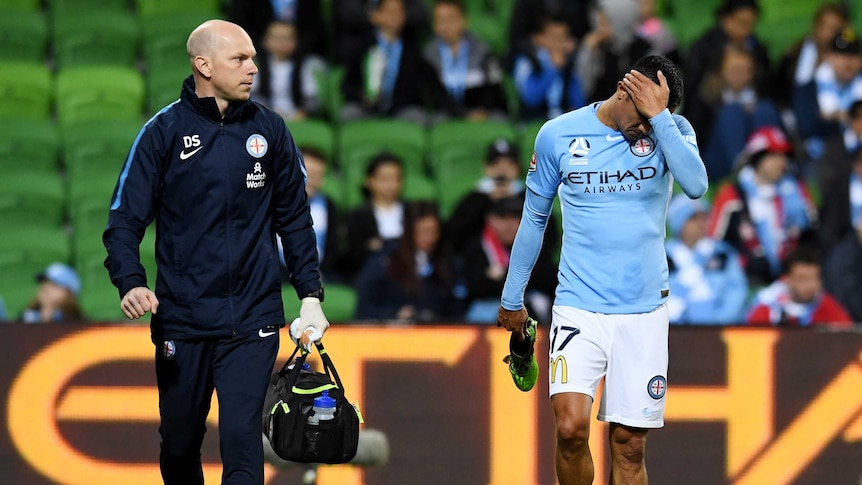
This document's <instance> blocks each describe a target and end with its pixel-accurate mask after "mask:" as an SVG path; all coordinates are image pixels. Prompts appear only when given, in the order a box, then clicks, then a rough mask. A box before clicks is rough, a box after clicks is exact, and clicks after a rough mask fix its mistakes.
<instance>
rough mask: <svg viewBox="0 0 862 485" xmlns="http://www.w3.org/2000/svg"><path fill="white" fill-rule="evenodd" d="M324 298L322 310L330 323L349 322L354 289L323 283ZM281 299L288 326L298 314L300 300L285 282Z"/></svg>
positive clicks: (291, 287)
mask: <svg viewBox="0 0 862 485" xmlns="http://www.w3.org/2000/svg"><path fill="white" fill-rule="evenodd" d="M323 287H324V288H325V291H326V298H325V299H324V300H323V312H324V313H325V314H326V319H327V320H329V322H330V323H349V322H350V321H351V320H353V316H354V314H355V312H356V300H357V296H356V290H355V289H354V288H353V287H352V286H350V285H345V284H341V283H326V282H324V283H323ZM281 299H282V301H283V302H284V319H285V321H286V322H287V325H288V326H290V324H291V322H293V319H294V318H296V317H298V316H299V308H300V307H301V306H302V302H301V301H300V300H299V298H297V297H296V290H294V289H293V286H291V285H289V284H285V285H283V286H282V287H281Z"/></svg>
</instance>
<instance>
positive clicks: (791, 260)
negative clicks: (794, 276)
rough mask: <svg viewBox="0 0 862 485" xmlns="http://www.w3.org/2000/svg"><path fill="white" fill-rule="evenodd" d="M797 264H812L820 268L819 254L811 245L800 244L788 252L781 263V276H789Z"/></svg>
mask: <svg viewBox="0 0 862 485" xmlns="http://www.w3.org/2000/svg"><path fill="white" fill-rule="evenodd" d="M797 264H814V265H817V266H820V253H819V252H818V251H817V249H816V248H814V247H812V246H811V245H806V244H800V245H799V246H797V247H796V248H795V249H793V250H792V251H790V252H789V253H788V254H787V256H785V257H784V260H782V261H781V274H783V275H787V274H790V271H791V270H792V269H793V266H795V265H797Z"/></svg>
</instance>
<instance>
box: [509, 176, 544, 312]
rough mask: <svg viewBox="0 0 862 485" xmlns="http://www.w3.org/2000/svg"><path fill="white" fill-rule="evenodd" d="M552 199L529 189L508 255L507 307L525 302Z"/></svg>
mask: <svg viewBox="0 0 862 485" xmlns="http://www.w3.org/2000/svg"><path fill="white" fill-rule="evenodd" d="M552 203H553V199H546V198H544V197H542V196H540V195H537V194H536V193H535V192H532V191H531V190H527V198H526V201H525V202H524V212H523V215H522V217H521V226H520V227H519V228H518V235H517V236H515V244H514V245H513V246H512V254H511V256H510V258H509V272H508V273H507V274H506V283H505V284H504V285H503V297H502V306H503V308H505V309H506V310H519V309H520V308H521V307H523V306H524V290H525V289H526V288H527V283H528V282H529V281H530V273H532V272H533V267H534V266H535V265H536V260H537V259H538V258H539V252H540V251H541V249H542V240H543V237H542V236H543V235H544V233H545V227H546V226H547V224H548V218H549V217H550V215H551V204H552Z"/></svg>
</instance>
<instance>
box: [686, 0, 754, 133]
mask: <svg viewBox="0 0 862 485" xmlns="http://www.w3.org/2000/svg"><path fill="white" fill-rule="evenodd" d="M759 14H760V7H759V6H758V5H757V2H756V1H755V0H724V1H723V2H722V3H721V5H720V6H719V7H718V9H717V10H716V13H715V17H716V21H715V24H714V25H713V26H712V27H711V28H710V29H709V30H707V31H706V32H705V33H704V34H703V35H702V36H701V37H700V38H698V39H697V40H695V41H694V42H693V43H692V44H691V46H690V47H689V50H688V57H687V59H686V62H685V66H686V69H685V72H686V76H685V89H686V91H688V92H689V93H698V92H700V90H701V89H702V86H701V83H702V82H703V81H704V79H705V78H706V76H707V73H709V72H717V71H718V69H719V68H720V66H721V60H722V57H723V56H724V50H725V47H726V46H727V45H729V44H731V45H735V46H736V47H738V48H740V49H743V50H745V51H747V52H749V53H750V54H751V56H752V57H753V58H754V65H755V66H756V71H755V75H754V87H755V90H756V91H757V92H759V93H763V92H765V88H766V86H767V84H768V81H769V77H770V72H769V66H770V63H769V55H768V53H767V50H766V47H765V45H764V43H763V42H762V41H761V40H760V39H759V38H758V37H757V36H756V35H755V34H754V27H755V24H756V23H757V18H758V16H759ZM686 101H687V103H688V105H687V106H686V107H685V115H686V117H687V118H689V119H690V120H691V121H692V125H693V126H694V130H695V132H697V133H704V134H706V133H709V131H708V129H705V128H706V127H704V126H703V125H702V124H699V123H698V118H697V117H695V119H693V120H692V119H691V116H689V113H690V112H692V111H698V110H700V109H701V108H700V107H698V106H697V103H698V102H699V101H698V99H697V97H696V96H689V97H688V98H686Z"/></svg>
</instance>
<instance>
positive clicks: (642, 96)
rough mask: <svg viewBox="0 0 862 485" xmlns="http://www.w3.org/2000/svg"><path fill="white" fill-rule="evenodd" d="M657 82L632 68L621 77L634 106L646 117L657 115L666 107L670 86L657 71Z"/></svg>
mask: <svg viewBox="0 0 862 485" xmlns="http://www.w3.org/2000/svg"><path fill="white" fill-rule="evenodd" d="M658 81H659V84H656V83H654V82H653V81H652V80H651V79H650V78H648V77H646V76H645V75H644V74H643V73H641V72H638V71H635V70H634V69H633V70H631V71H629V72H628V73H626V75H625V77H623V89H624V90H625V91H626V93H627V94H628V95H629V97H631V99H632V102H633V103H634V104H635V108H637V110H638V111H639V112H640V113H641V114H642V115H644V116H646V117H647V118H652V117H653V116H656V115H658V114H659V113H661V112H662V111H664V109H665V108H667V102H668V98H669V97H670V87H668V85H667V79H666V78H665V77H664V74H663V73H662V72H661V71H659V72H658Z"/></svg>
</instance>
